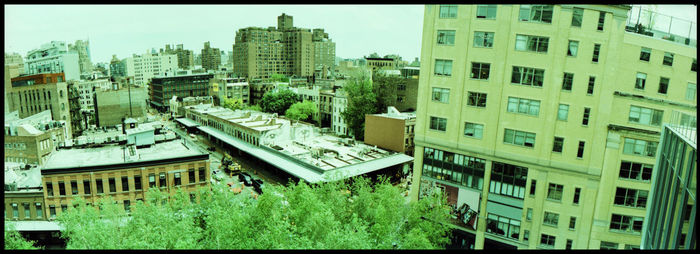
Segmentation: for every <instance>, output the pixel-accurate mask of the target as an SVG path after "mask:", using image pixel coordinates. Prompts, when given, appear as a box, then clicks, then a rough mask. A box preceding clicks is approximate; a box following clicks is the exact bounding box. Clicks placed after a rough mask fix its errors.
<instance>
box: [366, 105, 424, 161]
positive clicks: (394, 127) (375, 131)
mask: <svg viewBox="0 0 700 254" xmlns="http://www.w3.org/2000/svg"><path fill="white" fill-rule="evenodd" d="M415 126H416V114H415V112H410V113H402V112H399V111H398V110H397V109H396V108H395V107H391V106H390V107H389V108H388V110H387V113H382V114H372V115H366V116H365V143H367V144H368V145H376V146H377V147H379V148H382V149H387V150H391V151H394V152H399V153H405V154H407V155H410V156H413V147H414V145H413V136H414V128H415Z"/></svg>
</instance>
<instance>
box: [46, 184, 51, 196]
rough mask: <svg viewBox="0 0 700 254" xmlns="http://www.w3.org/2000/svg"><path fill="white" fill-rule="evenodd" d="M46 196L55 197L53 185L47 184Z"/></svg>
mask: <svg viewBox="0 0 700 254" xmlns="http://www.w3.org/2000/svg"><path fill="white" fill-rule="evenodd" d="M46 196H49V197H53V183H50V182H47V183H46Z"/></svg>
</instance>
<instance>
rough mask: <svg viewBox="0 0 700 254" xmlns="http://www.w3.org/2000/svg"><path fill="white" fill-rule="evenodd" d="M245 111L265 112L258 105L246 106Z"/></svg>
mask: <svg viewBox="0 0 700 254" xmlns="http://www.w3.org/2000/svg"><path fill="white" fill-rule="evenodd" d="M243 109H250V110H255V111H260V112H262V111H263V110H262V108H261V107H260V105H258V104H255V105H248V106H244V107H243Z"/></svg>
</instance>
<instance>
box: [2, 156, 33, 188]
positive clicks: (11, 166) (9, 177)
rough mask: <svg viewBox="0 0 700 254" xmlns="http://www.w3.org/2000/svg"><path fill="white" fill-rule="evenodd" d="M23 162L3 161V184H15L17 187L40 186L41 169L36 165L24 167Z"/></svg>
mask: <svg viewBox="0 0 700 254" xmlns="http://www.w3.org/2000/svg"><path fill="white" fill-rule="evenodd" d="M24 167H25V164H24V163H17V162H9V161H6V162H5V184H6V185H8V184H12V183H15V184H17V187H18V188H19V187H41V171H40V170H39V168H38V167H31V168H29V169H28V170H26V169H21V168H24Z"/></svg>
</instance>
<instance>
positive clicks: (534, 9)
mask: <svg viewBox="0 0 700 254" xmlns="http://www.w3.org/2000/svg"><path fill="white" fill-rule="evenodd" d="M553 10H554V7H553V6H552V5H525V4H523V5H520V12H519V14H518V19H519V20H520V21H528V22H542V23H552V12H553Z"/></svg>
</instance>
